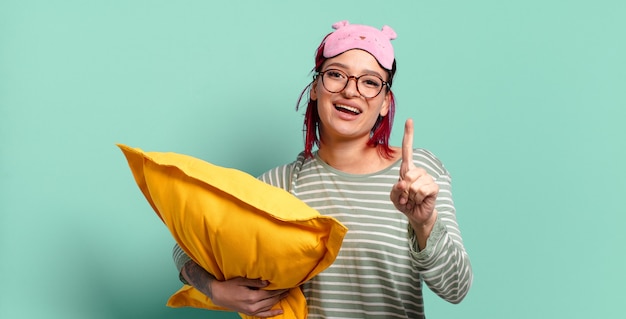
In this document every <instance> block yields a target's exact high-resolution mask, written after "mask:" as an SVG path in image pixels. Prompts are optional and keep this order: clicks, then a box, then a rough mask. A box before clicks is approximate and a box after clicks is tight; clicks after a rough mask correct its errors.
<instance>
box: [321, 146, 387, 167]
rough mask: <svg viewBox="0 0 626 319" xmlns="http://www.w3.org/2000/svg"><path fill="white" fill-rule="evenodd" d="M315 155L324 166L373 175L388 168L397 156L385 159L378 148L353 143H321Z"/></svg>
mask: <svg viewBox="0 0 626 319" xmlns="http://www.w3.org/2000/svg"><path fill="white" fill-rule="evenodd" d="M317 153H318V155H319V157H320V158H321V159H322V160H323V161H324V162H326V164H328V165H330V166H332V167H333V168H335V169H337V170H340V171H342V172H346V173H350V174H370V173H375V172H378V171H380V170H382V169H384V168H386V167H388V166H389V165H391V164H392V163H393V162H395V161H396V160H397V158H398V157H397V156H393V158H391V159H388V158H385V157H383V156H382V155H381V154H380V152H379V150H378V147H373V146H368V145H367V144H366V143H355V142H345V143H342V142H331V143H324V142H321V143H320V147H319V150H318V152H317ZM396 154H399V152H396Z"/></svg>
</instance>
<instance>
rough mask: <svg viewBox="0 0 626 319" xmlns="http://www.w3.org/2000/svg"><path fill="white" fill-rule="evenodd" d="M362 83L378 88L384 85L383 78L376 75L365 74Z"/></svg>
mask: <svg viewBox="0 0 626 319" xmlns="http://www.w3.org/2000/svg"><path fill="white" fill-rule="evenodd" d="M361 83H362V84H363V85H365V86H367V87H371V88H378V87H380V86H381V85H382V80H381V79H379V78H377V77H375V76H364V77H363V78H361Z"/></svg>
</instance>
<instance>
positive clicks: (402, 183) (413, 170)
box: [390, 119, 439, 233]
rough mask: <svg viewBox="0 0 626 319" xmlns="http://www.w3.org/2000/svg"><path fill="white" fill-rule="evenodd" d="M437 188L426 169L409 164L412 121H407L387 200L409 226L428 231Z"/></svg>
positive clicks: (432, 218) (435, 215)
mask: <svg viewBox="0 0 626 319" xmlns="http://www.w3.org/2000/svg"><path fill="white" fill-rule="evenodd" d="M438 193H439V185H437V183H435V180H434V179H433V178H432V176H430V175H429V174H428V173H427V172H426V170H424V169H423V168H421V167H416V166H415V164H413V120H411V119H408V120H407V121H406V124H405V126H404V137H403V138H402V163H401V165H400V179H399V180H398V183H396V184H395V185H394V186H393V187H392V189H391V194H390V197H391V201H392V202H393V204H394V206H396V208H397V209H398V210H399V211H401V212H402V213H403V214H404V215H406V216H407V218H408V219H409V222H410V223H411V226H413V228H414V229H415V230H416V231H418V229H416V228H424V227H425V228H427V229H428V231H427V232H428V233H430V229H432V225H434V223H435V220H436V219H437V213H436V210H435V202H436V200H437V194H438Z"/></svg>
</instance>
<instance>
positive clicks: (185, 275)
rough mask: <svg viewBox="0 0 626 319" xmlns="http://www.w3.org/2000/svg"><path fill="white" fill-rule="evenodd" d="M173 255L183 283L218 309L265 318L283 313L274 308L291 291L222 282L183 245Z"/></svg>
mask: <svg viewBox="0 0 626 319" xmlns="http://www.w3.org/2000/svg"><path fill="white" fill-rule="evenodd" d="M172 254H173V258H174V263H175V264H176V267H177V268H178V269H179V270H180V273H179V278H180V279H181V281H183V283H185V284H188V285H191V286H193V287H194V288H196V289H198V290H199V291H200V292H202V293H203V294H204V295H206V296H207V297H209V298H210V299H211V301H213V303H214V304H215V305H216V306H220V307H224V308H227V309H231V310H233V311H236V312H240V313H244V314H246V315H249V316H257V317H261V318H265V317H272V316H276V315H280V314H282V313H283V311H282V310H281V309H275V310H272V309H271V308H272V307H273V306H274V305H275V304H277V303H278V302H279V301H280V300H282V299H283V298H285V297H286V296H287V294H288V289H281V290H262V289H261V288H264V287H267V285H268V284H269V283H268V282H267V281H263V280H259V279H247V278H241V277H239V278H233V279H230V280H224V281H219V280H217V279H215V277H214V276H213V275H211V274H210V273H209V272H207V271H206V270H204V269H203V268H202V267H200V265H198V264H197V263H196V262H194V261H193V260H191V258H189V256H188V255H187V254H186V253H185V252H184V251H183V250H182V249H181V248H180V246H179V245H175V246H174V249H173V253H172Z"/></svg>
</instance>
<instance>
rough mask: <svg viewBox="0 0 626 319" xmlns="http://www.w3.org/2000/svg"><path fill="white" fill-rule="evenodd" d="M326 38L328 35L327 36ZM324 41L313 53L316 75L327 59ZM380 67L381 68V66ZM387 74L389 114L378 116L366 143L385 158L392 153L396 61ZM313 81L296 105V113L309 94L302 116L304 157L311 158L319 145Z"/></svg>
mask: <svg viewBox="0 0 626 319" xmlns="http://www.w3.org/2000/svg"><path fill="white" fill-rule="evenodd" d="M327 37H328V35H327ZM324 40H326V38H324ZM323 52H324V41H323V40H322V43H321V44H320V45H319V47H318V48H317V51H316V53H315V68H314V69H313V70H312V71H313V72H315V73H316V74H317V72H320V71H322V65H323V64H324V62H325V61H326V59H327V58H325V57H324V54H323ZM381 67H382V66H381ZM383 69H384V68H383ZM387 72H389V80H388V81H387V83H389V85H388V86H387V87H386V88H385V90H387V92H386V94H389V95H390V104H389V112H387V115H386V116H379V117H378V120H376V123H375V124H374V127H372V131H371V136H370V139H369V141H367V145H368V146H375V147H378V151H379V152H380V154H381V156H383V157H385V158H391V157H393V153H394V151H393V150H392V149H391V147H389V137H390V136H391V129H392V126H393V117H394V114H395V111H396V100H395V98H394V95H393V92H392V91H391V83H392V82H393V76H394V75H395V73H396V60H394V61H393V66H392V67H391V70H387ZM314 81H315V77H313V81H311V83H309V85H307V86H306V87H305V88H304V90H302V93H300V97H299V98H298V102H297V103H296V111H297V110H298V109H299V107H300V103H301V102H302V97H304V95H305V94H307V93H308V94H309V97H308V98H309V101H308V103H307V107H306V112H305V114H304V126H303V132H304V154H305V156H306V157H307V158H308V157H312V156H313V147H314V146H318V147H319V145H320V140H319V135H318V126H319V122H320V117H319V114H318V113H317V101H313V100H311V96H310V93H311V85H313V83H314Z"/></svg>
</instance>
